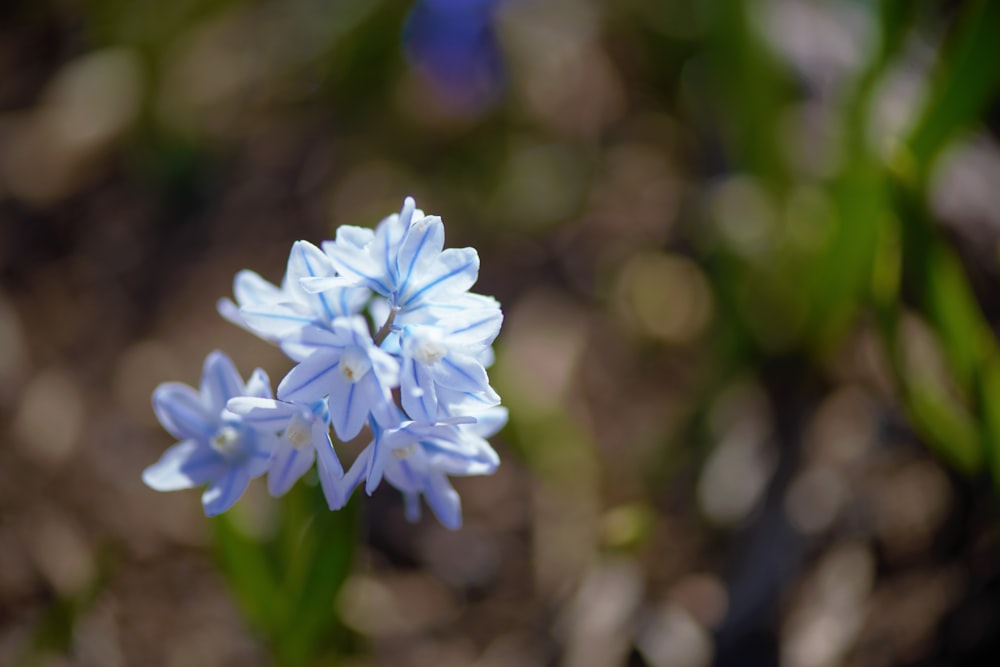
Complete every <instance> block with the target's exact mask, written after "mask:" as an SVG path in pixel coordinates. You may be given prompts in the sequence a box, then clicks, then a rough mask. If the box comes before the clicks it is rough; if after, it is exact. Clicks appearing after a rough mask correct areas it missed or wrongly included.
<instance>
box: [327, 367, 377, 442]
mask: <svg viewBox="0 0 1000 667" xmlns="http://www.w3.org/2000/svg"><path fill="white" fill-rule="evenodd" d="M367 378H368V376H367V375H366V376H365V378H362V382H349V381H348V380H346V379H344V378H343V377H342V376H341V375H340V374H339V373H336V374H335V375H334V376H332V379H331V384H330V396H329V398H328V399H327V400H328V402H329V404H330V422H331V423H332V424H333V430H334V432H335V433H336V434H337V437H338V438H339V439H340V440H342V441H345V442H346V441H348V440H351V439H352V438H354V436H356V435H357V434H358V433H360V432H361V428H362V427H363V426H364V425H365V422H366V421H367V420H368V409H369V405H370V402H369V401H368V400H367V398H368V397H367V396H366V395H365V392H364V389H363V387H364V382H363V381H364V380H365V379H367Z"/></svg>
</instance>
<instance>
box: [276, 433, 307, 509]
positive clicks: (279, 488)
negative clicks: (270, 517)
mask: <svg viewBox="0 0 1000 667" xmlns="http://www.w3.org/2000/svg"><path fill="white" fill-rule="evenodd" d="M315 458H316V451H315V450H314V449H313V448H312V447H306V448H304V449H295V448H294V447H292V446H291V445H290V444H288V443H287V442H283V443H281V444H280V445H278V448H277V450H276V451H275V452H274V457H273V458H272V459H271V467H270V470H269V471H268V473H267V491H268V493H270V494H271V495H272V496H275V497H278V496H283V495H285V493H287V492H288V490H289V489H290V488H292V485H293V484H295V482H297V481H298V480H299V478H301V477H302V475H304V474H306V473H307V472H308V471H309V468H311V467H312V464H313V460H315Z"/></svg>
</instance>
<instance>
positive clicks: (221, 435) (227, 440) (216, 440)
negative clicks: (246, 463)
mask: <svg viewBox="0 0 1000 667" xmlns="http://www.w3.org/2000/svg"><path fill="white" fill-rule="evenodd" d="M211 444H212V449H214V450H215V451H217V452H219V453H220V454H222V455H223V456H232V455H233V454H235V453H236V452H238V451H239V449H240V432H239V431H238V430H237V429H236V428H235V427H233V426H223V427H222V428H220V429H219V430H218V431H216V432H215V435H214V436H212V443H211Z"/></svg>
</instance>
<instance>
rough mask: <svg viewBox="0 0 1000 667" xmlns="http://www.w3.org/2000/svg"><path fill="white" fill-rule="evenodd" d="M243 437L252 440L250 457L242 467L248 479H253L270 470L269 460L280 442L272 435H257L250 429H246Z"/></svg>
mask: <svg viewBox="0 0 1000 667" xmlns="http://www.w3.org/2000/svg"><path fill="white" fill-rule="evenodd" d="M244 437H247V438H252V440H253V442H252V443H251V444H252V447H251V448H250V456H249V458H247V459H246V460H245V461H244V462H243V465H244V466H245V467H246V470H247V475H248V476H249V477H250V479H254V478H255V477H260V476H261V475H263V474H264V473H266V472H267V471H268V470H270V468H271V458H272V456H273V455H274V452H275V451H277V449H278V445H280V444H281V443H282V441H281V439H280V438H279V437H278V436H277V435H276V434H274V433H263V432H262V433H257V432H254V431H251V430H250V429H247V434H246V435H245V436H244Z"/></svg>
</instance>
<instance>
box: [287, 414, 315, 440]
mask: <svg viewBox="0 0 1000 667" xmlns="http://www.w3.org/2000/svg"><path fill="white" fill-rule="evenodd" d="M284 438H285V440H286V441H287V442H288V444H290V445H291V446H292V447H294V448H295V449H304V448H305V447H308V446H309V445H310V444H311V443H312V420H311V419H308V418H306V417H305V416H303V415H302V413H301V412H296V413H295V414H294V415H293V416H292V420H291V421H290V422H288V427H287V428H285V435H284Z"/></svg>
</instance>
